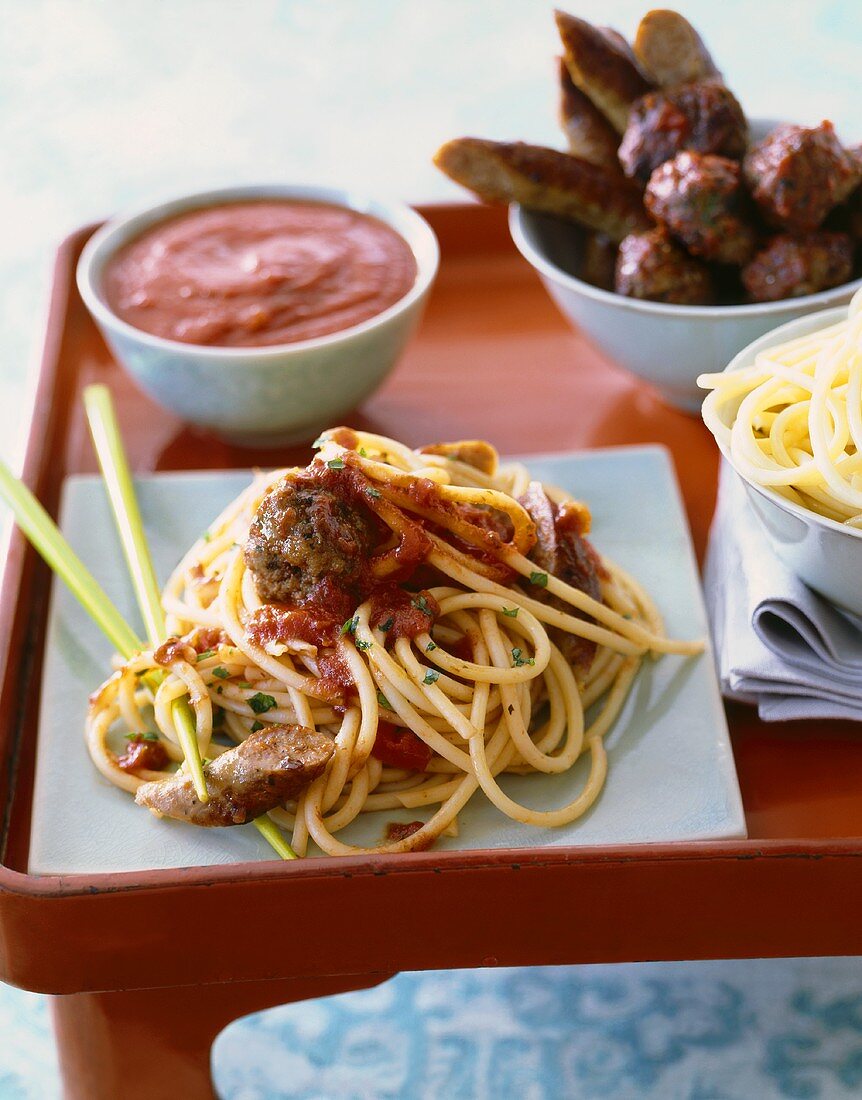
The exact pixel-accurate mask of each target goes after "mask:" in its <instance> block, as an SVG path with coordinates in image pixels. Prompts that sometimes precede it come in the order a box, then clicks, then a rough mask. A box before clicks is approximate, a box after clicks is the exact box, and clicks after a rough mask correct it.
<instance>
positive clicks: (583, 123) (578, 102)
mask: <svg viewBox="0 0 862 1100" xmlns="http://www.w3.org/2000/svg"><path fill="white" fill-rule="evenodd" d="M559 80H560V107H559V119H560V126H561V128H562V130H563V133H564V134H565V135H566V141H567V142H568V145H569V152H570V153H571V154H572V156H575V157H580V158H581V160H588V161H589V162H590V164H598V165H600V166H601V167H602V168H607V169H608V170H609V171H612V172H614V173H617V172H619V170H620V162H619V161H618V160H617V146H618V145H619V143H620V138H619V134H618V133H617V132H616V130H615V129H614V128H613V126H611V124H610V123H609V122H608V120H607V119H606V118H605V116H604V115H603V114H602V112H601V111H600V110H599V109H598V108H597V107H594V106H593V103H592V101H591V100H590V99H589V98H588V97H587V96H586V95H584V93H583V92H582V91H581V90H580V88H578V87H576V86H575V84H574V83H573V82H572V78H571V76H570V74H569V70H568V68H567V66H566V62H565V60H564V59H563V58H562V57H561V58H559Z"/></svg>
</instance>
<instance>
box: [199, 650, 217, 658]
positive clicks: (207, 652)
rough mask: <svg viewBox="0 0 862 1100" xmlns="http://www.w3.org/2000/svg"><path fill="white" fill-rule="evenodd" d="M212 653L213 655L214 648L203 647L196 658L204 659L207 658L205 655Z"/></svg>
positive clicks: (210, 655)
mask: <svg viewBox="0 0 862 1100" xmlns="http://www.w3.org/2000/svg"><path fill="white" fill-rule="evenodd" d="M214 655H215V650H214V649H205V650H204V651H203V653H199V654H198V660H199V661H205V660H206V659H207V657H212V656H214Z"/></svg>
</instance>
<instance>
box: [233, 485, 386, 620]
mask: <svg viewBox="0 0 862 1100" xmlns="http://www.w3.org/2000/svg"><path fill="white" fill-rule="evenodd" d="M375 541H376V525H375V521H374V516H373V515H372V513H371V512H370V511H369V510H368V509H367V508H365V507H364V506H363V504H362V502H361V500H360V499H359V494H358V493H357V491H356V490H355V488H354V486H353V483H352V477H351V471H350V470H349V469H339V470H335V469H332V470H330V469H328V468H321V469H320V470H317V469H314V470H313V471H303V472H302V473H299V474H296V475H290V476H288V477H286V478H284V480H283V481H281V482H279V484H278V485H276V486H275V488H274V489H272V490H271V491H270V492H269V493H268V494H267V495H266V496H265V497H264V499H263V501H262V502H261V505H260V507H259V508H258V510H257V514H256V515H255V517H254V520H253V521H252V524H251V527H250V528H249V533H248V541H247V542H246V546H245V562H246V565H247V566H248V568H249V569H250V570H251V572H252V573H253V574H254V580H255V586H256V588H257V593H258V595H259V596H260V598H261V599H262V600H277V601H279V602H283V603H290V604H305V603H309V602H315V603H323V604H325V605H326V606H327V610H329V611H331V612H332V614H333V616H336V615H340V613H341V610H342V605H344V606H346V607H347V608H348V610H349V609H351V607H352V606H355V599H356V598H358V597H359V595H360V594H361V586H362V583H363V572H362V571H363V567H364V565H365V563H366V562H367V560H368V557H369V554H370V553H371V551H372V549H373V548H374V545H375Z"/></svg>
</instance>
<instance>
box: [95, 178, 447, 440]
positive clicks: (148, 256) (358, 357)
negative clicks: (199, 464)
mask: <svg viewBox="0 0 862 1100" xmlns="http://www.w3.org/2000/svg"><path fill="white" fill-rule="evenodd" d="M438 262H439V249H438V246H437V241H436V238H435V236H434V233H433V231H432V230H431V228H430V226H429V225H428V223H427V222H426V221H425V220H424V218H422V217H421V215H419V214H417V213H416V211H414V210H412V209H411V208H410V207H408V206H405V205H403V204H400V203H389V202H379V201H376V200H374V199H368V198H362V197H359V196H356V195H354V194H353V193H352V192H349V191H344V190H338V189H335V188H322V187H312V186H292V185H273V186H254V187H234V188H228V189H221V190H216V191H207V192H202V193H198V194H194V195H186V196H184V197H182V198H178V199H174V200H171V201H169V202H164V203H161V204H159V205H157V206H151V207H148V208H147V209H145V210H140V211H137V212H135V213H132V214H130V215H127V216H123V217H117V218H113V219H111V220H110V221H109V222H107V223H106V224H105V225H104V226H102V227H101V228H100V229H98V230H97V231H96V232H95V233H94V234H93V236H92V237H91V238H90V240H89V241H88V242H87V244H86V246H85V248H84V251H83V253H82V254H81V259H80V261H79V264H78V273H77V275H78V289H79V291H80V293H81V297H82V298H83V300H84V302H85V304H86V306H87V308H88V309H89V311H90V313H91V314H92V316H93V318H94V320H95V322H96V324H97V325H98V327H99V329H100V330H101V332H102V335H103V336H104V338H105V340H106V342H107V344H108V346H109V347H110V349H111V351H112V352H113V354H114V355H115V357H116V358H117V360H118V361H119V362H120V363H121V364H122V365H123V366H124V367H125V369H126V370H127V371H128V372H129V373H130V374H131V375H132V377H133V378H134V379H135V381H136V382H137V384H138V385H139V386H140V387H141V389H143V390H144V391H145V392H146V393H148V394H149V395H150V396H151V397H152V398H154V399H155V400H156V401H157V402H158V403H159V404H161V405H163V406H164V407H165V408H167V409H169V410H171V411H172V412H173V413H175V414H177V415H178V416H180V417H181V418H182V419H183V420H186V421H188V422H190V423H191V424H194V425H196V426H198V427H200V428H203V429H207V430H210V431H213V432H215V433H216V434H218V435H220V436H222V437H224V438H228V439H231V440H233V441H235V442H239V443H247V444H249V445H266V444H272V443H277V442H285V443H287V442H300V441H303V440H306V439H312V438H313V437H314V435H315V434H316V433H317V431H318V430H319V429H320V428H322V427H324V426H326V425H327V424H331V423H333V422H336V421H338V420H339V419H341V418H343V416H344V414H346V413H347V412H349V411H350V410H351V409H353V408H354V407H355V406H356V405H358V404H360V403H361V402H362V401H363V400H364V399H365V398H366V397H368V396H369V395H370V394H371V393H372V392H373V391H374V390H375V389H376V388H377V387H378V386H379V385H380V384H381V382H382V381H383V379H384V378H385V377H386V375H387V374H388V373H389V372H390V371H391V370H392V368H393V367H394V366H395V363H396V361H397V359H398V357H399V356H400V354H401V352H402V351H403V349H404V347H405V345H406V344H407V342H408V340H409V339H410V336H411V335H412V333H413V331H414V329H415V328H416V326H417V324H418V323H419V320H420V317H421V314H422V310H423V307H424V305H425V301H426V300H427V297H428V294H429V291H430V289H431V286H432V284H433V282H434V277H435V275H436V273H437V267H438Z"/></svg>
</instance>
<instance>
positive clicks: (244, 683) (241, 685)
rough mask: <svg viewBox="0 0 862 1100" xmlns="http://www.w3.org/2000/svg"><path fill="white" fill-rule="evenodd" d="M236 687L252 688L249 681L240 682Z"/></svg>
mask: <svg viewBox="0 0 862 1100" xmlns="http://www.w3.org/2000/svg"><path fill="white" fill-rule="evenodd" d="M236 686H237V687H238V688H250V687H251V684H250V683H249V682H248V680H238V681H237V685H236Z"/></svg>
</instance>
